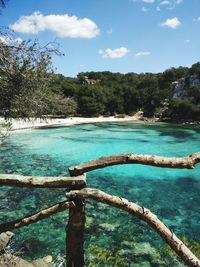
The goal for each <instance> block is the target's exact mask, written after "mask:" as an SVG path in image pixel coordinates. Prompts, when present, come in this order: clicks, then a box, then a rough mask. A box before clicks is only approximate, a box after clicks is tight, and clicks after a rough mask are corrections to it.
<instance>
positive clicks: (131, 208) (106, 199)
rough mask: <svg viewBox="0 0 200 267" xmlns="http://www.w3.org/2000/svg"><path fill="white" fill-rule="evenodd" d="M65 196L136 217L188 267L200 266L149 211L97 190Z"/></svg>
mask: <svg viewBox="0 0 200 267" xmlns="http://www.w3.org/2000/svg"><path fill="white" fill-rule="evenodd" d="M67 196H68V197H70V199H71V198H72V197H81V198H84V199H93V200H96V201H99V202H102V203H105V204H108V205H110V206H113V207H116V208H119V209H121V210H124V211H127V212H128V213H130V214H133V215H135V216H137V217H138V218H139V219H141V220H143V221H145V222H146V223H147V224H149V225H150V226H151V227H152V228H153V229H154V230H155V231H156V232H157V233H158V234H159V235H160V236H161V237H162V238H163V239H164V240H165V241H166V242H167V244H168V245H169V246H170V247H171V248H172V249H173V250H174V251H175V252H176V253H177V254H178V255H179V256H180V258H181V259H182V260H183V261H184V262H185V263H186V264H187V265H188V266H192V267H199V266H200V260H199V259H198V258H197V257H196V256H195V255H194V254H193V253H192V252H191V251H190V250H189V249H188V247H186V246H185V244H184V243H183V242H182V241H181V240H180V239H179V238H178V237H177V236H176V235H175V234H174V233H173V232H171V231H170V229H169V228H168V227H166V226H165V225H164V224H163V223H162V222H161V221H160V220H159V219H158V218H157V216H156V215H155V214H153V213H152V212H151V211H150V210H148V209H146V208H144V207H141V206H139V205H137V204H135V203H133V202H129V201H128V200H126V199H124V198H120V197H117V196H112V195H109V194H106V193H104V192H102V191H100V190H97V189H82V190H80V191H71V192H69V193H67Z"/></svg>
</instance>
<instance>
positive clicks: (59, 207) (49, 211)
mask: <svg viewBox="0 0 200 267" xmlns="http://www.w3.org/2000/svg"><path fill="white" fill-rule="evenodd" d="M73 206H74V203H73V202H70V201H62V202H59V203H57V204H55V205H53V206H51V207H48V208H46V209H43V210H41V211H39V212H37V213H35V214H32V215H28V216H26V217H24V218H20V219H17V220H14V221H10V222H7V223H3V224H0V233H2V232H6V231H11V230H13V229H16V228H20V227H23V226H27V225H29V224H31V223H35V222H38V221H40V220H43V219H46V218H48V217H50V216H51V215H53V214H55V213H58V212H61V211H64V210H66V209H69V208H70V207H73Z"/></svg>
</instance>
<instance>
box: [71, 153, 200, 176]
mask: <svg viewBox="0 0 200 267" xmlns="http://www.w3.org/2000/svg"><path fill="white" fill-rule="evenodd" d="M199 162H200V152H197V153H194V154H191V155H189V156H186V157H182V158H176V157H161V156H155V155H143V154H123V155H113V156H108V157H103V158H99V159H96V160H91V161H88V162H85V163H81V164H80V165H77V166H72V167H70V168H69V172H70V175H71V176H76V175H81V174H83V173H85V172H88V171H92V170H96V169H100V168H105V167H108V166H112V165H119V164H143V165H150V166H154V167H162V168H177V169H193V168H194V166H195V164H197V163H199Z"/></svg>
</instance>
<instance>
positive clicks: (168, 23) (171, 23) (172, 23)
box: [161, 17, 181, 29]
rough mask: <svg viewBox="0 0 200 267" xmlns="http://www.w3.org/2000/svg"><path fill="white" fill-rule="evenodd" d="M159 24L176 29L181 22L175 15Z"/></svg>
mask: <svg viewBox="0 0 200 267" xmlns="http://www.w3.org/2000/svg"><path fill="white" fill-rule="evenodd" d="M161 26H164V27H168V28H172V29H177V28H178V27H179V26H181V22H180V21H179V19H178V18H177V17H174V18H172V19H166V21H164V22H163V23H162V24H161Z"/></svg>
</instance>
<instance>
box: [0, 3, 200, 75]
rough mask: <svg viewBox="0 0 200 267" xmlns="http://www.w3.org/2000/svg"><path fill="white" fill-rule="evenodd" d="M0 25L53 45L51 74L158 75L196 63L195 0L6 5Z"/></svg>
mask: <svg viewBox="0 0 200 267" xmlns="http://www.w3.org/2000/svg"><path fill="white" fill-rule="evenodd" d="M0 25H3V26H9V27H11V28H12V29H14V30H15V31H16V32H17V34H18V35H19V37H20V38H22V39H28V38H37V39H38V40H39V41H40V42H41V43H42V44H45V43H48V42H51V41H53V40H55V39H56V40H57V42H59V43H60V45H61V51H62V52H63V53H65V56H64V57H55V58H54V59H53V65H54V68H56V72H59V73H62V74H64V75H65V76H76V75H77V74H78V73H79V72H82V71H104V70H109V71H112V72H121V73H127V72H137V73H140V72H160V71H164V70H165V69H167V68H170V67H177V66H191V65H192V64H193V63H195V62H197V61H200V0H57V1H55V0H42V1H41V0H28V1H27V0H18V1H14V0H10V1H9V2H8V5H7V8H6V9H3V11H2V14H1V15H0Z"/></svg>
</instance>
